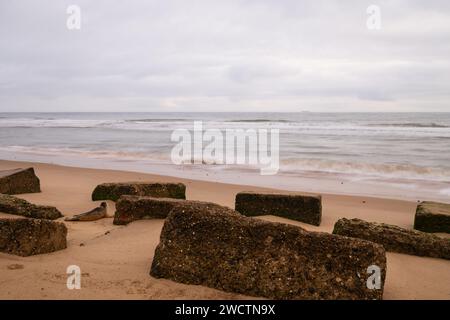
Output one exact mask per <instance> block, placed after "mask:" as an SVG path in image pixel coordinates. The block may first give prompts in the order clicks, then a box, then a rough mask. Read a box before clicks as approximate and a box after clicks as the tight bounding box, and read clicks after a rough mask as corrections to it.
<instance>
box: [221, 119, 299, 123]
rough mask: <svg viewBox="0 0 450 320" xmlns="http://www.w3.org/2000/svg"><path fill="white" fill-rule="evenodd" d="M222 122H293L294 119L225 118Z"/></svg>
mask: <svg viewBox="0 0 450 320" xmlns="http://www.w3.org/2000/svg"><path fill="white" fill-rule="evenodd" d="M224 122H238V123H239V122H243V123H265V122H279V123H291V122H292V123H295V121H291V120H285V119H279V120H272V119H236V120H225V121H224Z"/></svg>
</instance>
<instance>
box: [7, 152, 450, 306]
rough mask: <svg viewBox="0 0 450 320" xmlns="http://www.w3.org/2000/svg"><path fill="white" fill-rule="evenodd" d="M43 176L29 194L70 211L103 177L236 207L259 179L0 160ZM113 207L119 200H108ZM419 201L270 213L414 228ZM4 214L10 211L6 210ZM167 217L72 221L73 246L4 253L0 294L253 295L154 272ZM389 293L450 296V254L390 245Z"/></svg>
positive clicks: (342, 201) (331, 202) (327, 222)
mask: <svg viewBox="0 0 450 320" xmlns="http://www.w3.org/2000/svg"><path fill="white" fill-rule="evenodd" d="M29 166H33V167H34V168H35V169H36V173H37V175H38V176H39V177H40V179H41V187H42V193H39V194H27V195H21V196H20V197H21V198H24V199H26V200H29V201H31V202H33V203H37V204H46V205H52V206H56V207H57V208H58V209H59V210H61V212H62V213H63V214H64V215H69V216H70V215H73V214H78V213H81V212H84V211H87V210H90V209H92V208H94V207H95V206H97V205H98V203H99V202H97V203H94V202H92V201H91V199H90V195H91V192H92V190H93V189H94V187H95V186H96V185H97V184H99V183H103V182H120V181H165V182H172V181H176V182H183V183H185V184H186V186H187V198H188V199H193V200H204V201H211V202H216V203H219V204H221V205H226V206H229V207H234V196H235V194H236V193H237V192H239V191H243V190H247V191H248V190H251V191H260V190H266V191H267V190H268V189H264V188H258V187H249V186H241V185H231V184H223V183H215V182H204V181H195V180H189V179H178V178H173V177H163V176H157V175H150V174H143V173H135V172H123V171H112V170H97V169H83V168H74V167H64V166H58V165H51V164H39V163H24V162H12V161H3V160H0V170H6V169H12V168H18V167H29ZM108 206H109V208H108V213H109V215H111V216H112V215H113V214H114V203H112V202H110V201H109V202H108ZM415 207H416V203H414V202H408V201H400V200H390V199H379V198H370V197H357V196H340V195H323V219H322V225H321V226H320V227H314V226H310V225H307V224H303V223H299V222H295V221H291V220H287V219H282V218H278V217H273V216H266V217H262V218H263V219H266V220H270V221H278V222H284V223H290V224H295V225H299V226H302V227H304V228H305V229H308V230H313V231H318V230H320V231H326V232H331V231H332V229H333V225H334V223H335V222H336V220H337V219H339V218H341V217H347V218H361V219H364V220H368V221H378V222H385V223H390V224H395V225H398V226H401V227H405V228H412V223H413V220H414V212H415ZM0 216H5V215H4V214H0ZM163 222H164V221H163V220H143V221H136V222H133V223H131V224H129V225H127V226H114V225H113V224H112V219H111V218H107V219H102V220H99V221H95V222H65V223H66V225H67V227H68V230H69V232H68V248H67V249H65V250H62V251H58V252H54V253H51V254H45V255H38V256H32V257H17V256H13V255H7V254H3V253H0V299H245V298H248V297H245V296H242V295H236V294H231V293H226V292H222V291H219V290H215V289H210V288H206V287H202V286H192V285H184V284H179V283H176V282H172V281H169V280H161V279H154V278H152V277H151V276H150V275H149V270H150V265H151V262H152V259H153V253H154V250H155V247H156V246H157V244H158V242H159V235H160V231H161V228H162V226H163ZM387 259H388V271H387V279H386V284H385V293H384V298H385V299H450V261H448V260H442V259H434V258H424V257H416V256H409V255H404V254H397V253H388V254H387ZM69 265H78V266H79V267H80V268H81V271H82V280H81V286H82V288H81V290H68V289H67V287H66V280H67V274H66V268H67V267H68V266H69Z"/></svg>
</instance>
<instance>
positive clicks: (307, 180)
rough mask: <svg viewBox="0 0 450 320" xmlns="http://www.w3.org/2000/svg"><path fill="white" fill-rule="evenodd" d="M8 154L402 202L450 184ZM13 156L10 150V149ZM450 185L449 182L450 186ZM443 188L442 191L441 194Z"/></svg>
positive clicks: (439, 194)
mask: <svg viewBox="0 0 450 320" xmlns="http://www.w3.org/2000/svg"><path fill="white" fill-rule="evenodd" d="M10 154H11V153H5V152H3V151H2V150H0V161H11V162H22V163H40V164H53V165H59V166H64V167H72V168H85V169H94V170H95V169H98V170H112V171H123V172H134V173H143V174H149V175H155V176H161V177H171V178H177V179H183V180H196V181H204V182H215V183H223V184H234V182H235V181H236V180H237V179H238V180H239V181H240V185H246V186H249V187H258V188H263V189H273V190H283V191H289V192H298V191H300V192H304V193H311V194H319V193H320V194H329V195H342V196H359V197H370V198H380V199H391V200H403V201H413V202H417V201H425V200H428V201H438V202H450V201H449V200H447V199H450V194H449V195H447V193H448V192H450V188H445V190H444V189H442V188H443V187H444V185H443V184H442V183H443V182H436V181H423V180H414V179H409V180H408V179H406V180H405V179H400V178H395V179H394V178H391V179H387V178H386V179H384V180H383V179H379V178H375V177H373V178H368V177H366V178H358V176H351V175H346V174H340V173H332V172H320V171H317V172H313V171H305V172H303V173H296V174H292V173H291V172H285V171H280V172H279V173H278V174H276V175H273V176H271V175H267V176H264V175H260V174H259V169H257V168H253V169H248V168H241V167H233V166H231V167H230V168H229V169H228V168H227V167H225V166H224V167H219V166H215V165H199V164H197V165H174V164H168V163H165V162H146V161H140V160H136V159H127V158H124V159H121V158H119V159H111V158H97V157H90V156H85V157H82V156H80V155H68V154H52V155H51V154H39V153H38V154H36V153H33V152H30V153H28V152H25V153H19V157H17V155H13V156H12V157H8V156H9V155H10ZM11 155H12V154H11ZM449 187H450V185H449ZM443 191H445V192H446V193H443Z"/></svg>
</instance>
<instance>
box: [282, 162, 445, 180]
mask: <svg viewBox="0 0 450 320" xmlns="http://www.w3.org/2000/svg"><path fill="white" fill-rule="evenodd" d="M281 169H283V170H287V171H294V172H295V171H315V172H328V173H336V174H350V175H355V176H375V177H383V178H395V179H397V178H401V179H418V180H433V181H448V182H449V183H450V167H423V166H418V165H413V164H386V163H369V162H350V161H338V160H323V159H292V158H291V159H284V160H281Z"/></svg>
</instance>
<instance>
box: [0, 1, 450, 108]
mask: <svg viewBox="0 0 450 320" xmlns="http://www.w3.org/2000/svg"><path fill="white" fill-rule="evenodd" d="M372 3H376V4H378V5H379V6H380V7H381V13H382V29H381V30H379V31H370V30H368V29H367V28H366V19H367V14H366V8H367V6H368V5H370V4H372ZM70 4H77V5H79V6H80V7H81V10H82V29H81V30H80V31H69V30H67V28H66V18H67V14H66V8H67V6H68V5H70ZM448 39H450V4H449V2H448V1H427V2H424V1H419V0H410V1H406V0H390V1H386V0H380V1H374V2H373V1H367V2H366V1H357V0H354V1H345V2H343V1H336V2H332V1H324V0H316V1H313V0H310V1H300V0H284V1H276V0H263V1H257V0H231V1H207V0H193V1H182V0H169V1H137V0H130V1H127V2H123V1H118V0H115V1H106V0H100V1H87V0H75V1H66V0H64V1H51V0H36V1H31V0H29V1H10V2H6V1H3V2H1V3H0V112H1V111H65V110H68V111H69V110H70V111H74V110H75V111H76V110H78V111H92V110H93V108H94V109H95V110H98V111H122V110H129V111H133V110H135V111H167V110H170V111H172V110H173V111H191V110H192V111H227V110H229V111H260V110H264V111H270V110H272V111H279V110H285V111H299V110H305V109H307V110H311V111H368V110H369V111H372V110H382V111H389V110H392V111H406V110H413V111H420V110H421V108H422V109H423V110H424V111H425V110H427V111H428V110H436V111H450V104H449V103H450V58H449V57H450V41H448ZM344 105H345V107H342V106H344Z"/></svg>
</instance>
